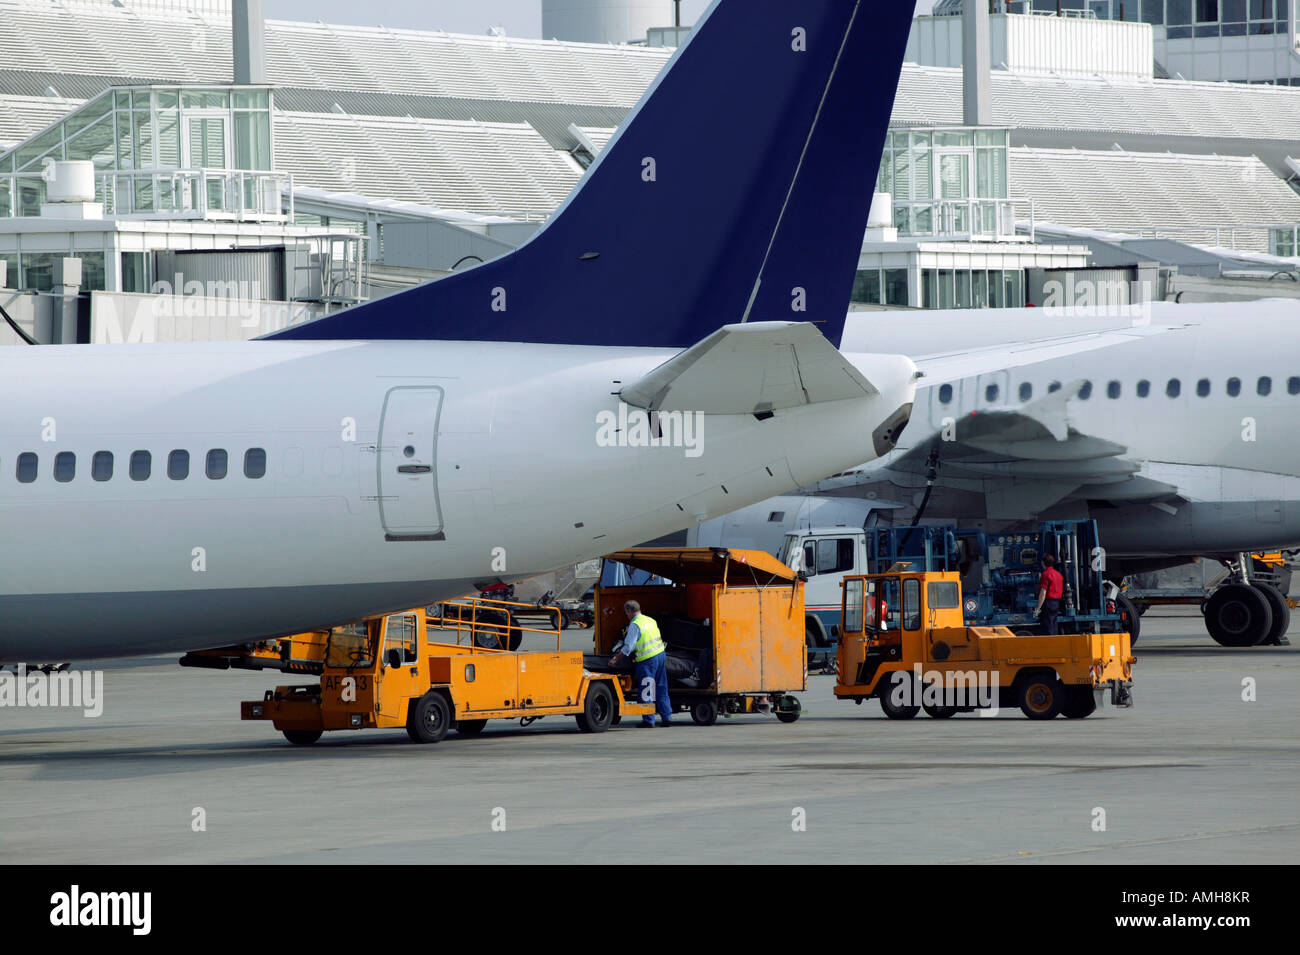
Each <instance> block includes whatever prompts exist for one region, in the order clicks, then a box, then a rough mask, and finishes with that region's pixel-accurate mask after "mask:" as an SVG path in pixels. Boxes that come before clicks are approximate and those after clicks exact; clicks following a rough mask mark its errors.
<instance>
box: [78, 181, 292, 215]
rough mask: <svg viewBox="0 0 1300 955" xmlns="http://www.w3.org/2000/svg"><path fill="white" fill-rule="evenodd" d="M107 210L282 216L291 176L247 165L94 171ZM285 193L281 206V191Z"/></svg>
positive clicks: (290, 212) (114, 213)
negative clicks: (241, 166)
mask: <svg viewBox="0 0 1300 955" xmlns="http://www.w3.org/2000/svg"><path fill="white" fill-rule="evenodd" d="M97 184H98V189H97V192H98V194H99V195H101V196H102V197H103V201H104V211H105V212H106V213H108V214H109V215H116V216H131V215H139V216H143V215H149V216H157V217H160V218H183V219H234V220H241V221H272V222H283V221H285V220H286V219H292V217H293V176H292V175H291V174H289V173H286V172H274V171H272V172H264V171H250V170H247V169H161V170H160V169H148V170H124V171H109V172H102V173H99V174H98V176H97ZM282 191H284V192H286V193H287V195H288V197H289V208H288V210H287V211H286V210H285V209H284V207H283V204H282V202H281V193H282Z"/></svg>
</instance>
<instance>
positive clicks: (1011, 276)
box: [921, 269, 1025, 308]
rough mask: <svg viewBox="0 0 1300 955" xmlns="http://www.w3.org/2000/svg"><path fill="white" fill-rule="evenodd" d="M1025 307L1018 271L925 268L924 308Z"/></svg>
mask: <svg viewBox="0 0 1300 955" xmlns="http://www.w3.org/2000/svg"><path fill="white" fill-rule="evenodd" d="M1024 304H1025V299H1024V277H1023V273H1022V272H1020V271H1019V270H1017V269H922V270H921V307H922V308H1018V307H1019V306H1021V305H1024Z"/></svg>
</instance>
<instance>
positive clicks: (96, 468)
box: [90, 451, 113, 481]
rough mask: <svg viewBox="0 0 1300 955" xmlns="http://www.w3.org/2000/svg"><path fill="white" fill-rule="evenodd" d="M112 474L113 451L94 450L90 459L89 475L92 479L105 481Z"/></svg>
mask: <svg viewBox="0 0 1300 955" xmlns="http://www.w3.org/2000/svg"><path fill="white" fill-rule="evenodd" d="M112 476H113V452H112V451H96V452H95V454H94V456H93V457H92V458H91V459H90V477H91V480H94V481H107V480H109V479H110V478H111V477H112Z"/></svg>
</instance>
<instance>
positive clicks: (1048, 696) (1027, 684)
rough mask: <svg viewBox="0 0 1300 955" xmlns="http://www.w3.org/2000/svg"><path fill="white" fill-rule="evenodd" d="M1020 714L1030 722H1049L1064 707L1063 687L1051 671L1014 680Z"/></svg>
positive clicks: (1058, 678)
mask: <svg viewBox="0 0 1300 955" xmlns="http://www.w3.org/2000/svg"><path fill="white" fill-rule="evenodd" d="M1016 696H1017V698H1018V700H1019V703H1020V712H1022V713H1024V714H1025V715H1026V716H1027V717H1029V718H1030V719H1031V720H1051V719H1055V718H1056V717H1057V716H1058V715H1060V712H1061V708H1062V707H1063V706H1064V705H1065V685H1064V684H1063V683H1061V679H1060V677H1058V676H1057V675H1056V674H1055V673H1054V672H1052V671H1046V672H1039V673H1033V674H1031V675H1029V676H1023V677H1019V678H1018V679H1017V680H1016Z"/></svg>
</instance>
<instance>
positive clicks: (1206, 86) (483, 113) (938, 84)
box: [0, 0, 1300, 229]
mask: <svg viewBox="0 0 1300 955" xmlns="http://www.w3.org/2000/svg"><path fill="white" fill-rule="evenodd" d="M230 33H231V30H230V15H229V8H228V4H227V3H225V2H223V0H115V2H109V0H0V54H2V56H0V146H2V145H12V144H13V143H15V142H18V141H21V140H23V139H25V138H26V137H28V136H31V135H32V134H34V133H36V132H38V131H39V130H41V129H43V128H45V127H46V126H48V125H49V124H50V123H51V122H54V121H55V120H57V119H59V118H60V117H61V116H63V115H65V114H66V113H67V112H68V111H70V110H71V109H72V108H74V107H75V106H76V105H78V104H79V103H80V102H83V101H85V100H86V99H88V98H90V97H92V96H95V95H98V93H100V92H101V91H102V90H103V89H105V88H106V87H108V86H120V85H134V84H147V83H150V82H163V83H202V82H215V83H226V82H229V80H230V76H231V39H230ZM265 42H266V58H267V75H268V82H270V83H271V84H273V85H274V86H275V114H274V120H273V125H274V135H275V149H276V157H275V158H276V161H275V165H276V168H277V169H281V170H284V171H285V172H287V173H289V174H291V175H292V177H293V181H294V184H295V185H296V186H301V187H307V188H313V189H318V190H323V191H325V192H328V193H347V194H359V195H363V196H366V197H367V198H370V199H376V200H392V201H396V202H407V203H415V204H418V205H422V206H430V207H435V208H440V209H458V210H463V211H465V212H469V213H474V214H486V215H507V216H521V217H528V218H535V217H539V216H543V215H546V214H547V213H549V212H550V211H552V210H553V209H554V208H555V207H556V206H558V205H559V203H560V202H561V201H563V199H564V197H565V196H566V195H567V194H568V193H569V191H570V190H571V189H572V187H573V185H574V184H575V183H576V182H577V181H578V178H579V177H580V175H581V167H580V166H579V165H578V164H577V163H576V162H574V161H573V159H572V158H571V157H570V156H568V155H566V153H567V152H568V151H569V150H571V149H574V148H575V147H577V146H578V145H579V142H578V140H577V139H576V138H575V136H574V134H573V132H572V131H571V129H570V127H573V128H574V129H576V130H578V131H579V132H580V133H581V136H582V137H583V138H585V139H586V140H587V141H588V142H589V143H590V144H591V145H593V146H594V147H595V149H596V150H599V149H601V148H603V146H604V145H605V144H606V143H607V142H608V141H609V138H610V136H611V135H612V134H613V130H614V128H615V127H616V126H617V124H618V123H619V122H621V121H622V119H623V118H624V117H625V116H626V114H627V111H628V110H629V109H630V108H631V107H632V106H633V105H634V103H635V102H636V101H637V100H638V98H639V97H640V96H641V94H642V92H643V91H644V90H645V88H646V87H647V86H648V85H649V84H650V83H651V81H652V80H653V79H654V77H655V76H656V75H657V74H658V73H659V71H660V70H661V69H662V68H663V66H664V65H665V64H666V63H667V61H668V58H669V57H670V55H671V53H672V51H671V50H669V49H664V48H648V47H639V46H625V45H607V44H587V43H572V42H557V41H542V40H532V39H515V38H507V37H497V36H463V35H454V34H446V33H441V32H432V31H414V30H391V29H385V28H381V27H375V28H370V27H351V26H337V25H331V24H323V23H298V22H290V21H280V20H270V21H267V23H266V29H265ZM961 85H962V75H961V71H960V70H959V69H953V68H942V67H921V66H917V65H915V64H906V65H905V66H904V68H903V73H902V77H901V80H900V86H899V91H898V96H897V100H896V102H895V107H894V113H893V120H894V123H895V124H896V125H898V126H925V127H933V126H960V125H962V95H961V93H962V90H961ZM991 92H992V101H993V121H994V123H995V124H997V125H1000V126H1005V127H1008V128H1010V129H1011V143H1012V145H1013V147H1014V148H1013V150H1012V156H1011V175H1012V191H1011V194H1012V196H1013V197H1016V198H1027V199H1032V200H1033V201H1034V203H1035V206H1036V217H1037V218H1039V219H1042V220H1050V221H1056V222H1061V223H1063V224H1078V225H1089V226H1095V227H1100V228H1111V229H1120V228H1124V229H1128V228H1177V227H1191V226H1212V225H1214V224H1216V223H1226V224H1229V225H1231V224H1234V223H1235V224H1241V225H1262V224H1283V223H1294V222H1300V206H1298V205H1297V197H1296V195H1295V193H1293V192H1292V191H1291V189H1290V188H1289V187H1287V186H1286V185H1285V184H1284V183H1283V179H1282V177H1285V176H1286V175H1287V173H1286V172H1285V162H1286V157H1287V156H1288V155H1292V154H1296V153H1300V89H1296V88H1289V87H1267V86H1250V85H1244V84H1226V83H1204V82H1185V81H1176V80H1159V79H1157V80H1142V79H1133V80H1121V79H1113V80H1105V79H1102V78H1100V77H1098V78H1095V79H1088V78H1079V77H1070V78H1068V79H1067V78H1061V77H1054V76H1029V75H1021V74H1014V73H1008V72H1006V71H1005V70H994V71H993V73H992V76H991ZM43 94H44V95H43ZM863 95H864V96H869V95H872V92H871V91H866V90H864V91H863ZM1113 143H1115V144H1119V145H1120V146H1121V147H1123V150H1126V151H1120V152H1115V151H1112V150H1111V148H1110V147H1111V146H1112V144H1113Z"/></svg>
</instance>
